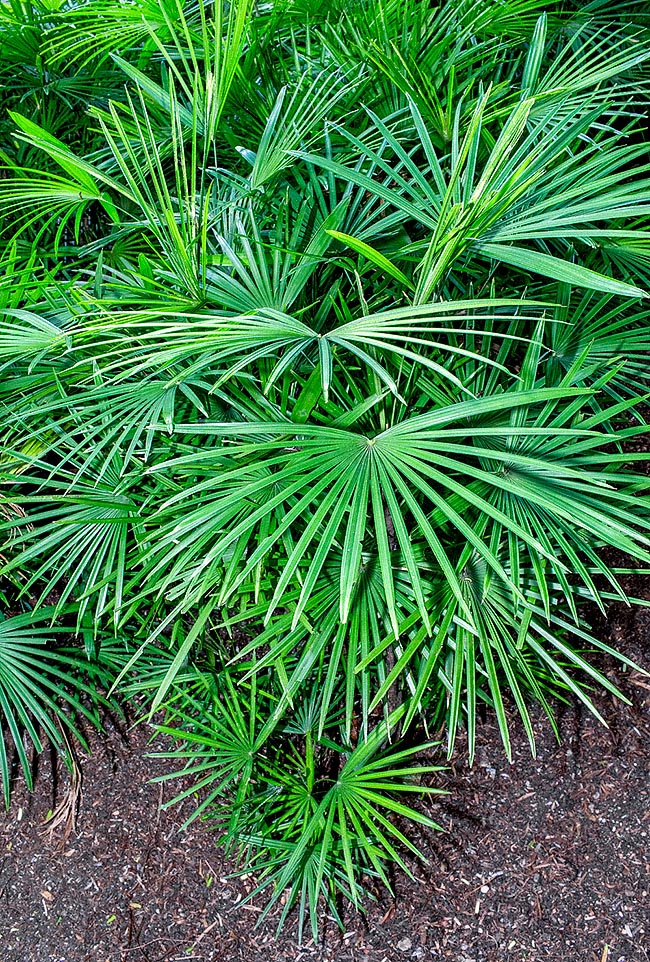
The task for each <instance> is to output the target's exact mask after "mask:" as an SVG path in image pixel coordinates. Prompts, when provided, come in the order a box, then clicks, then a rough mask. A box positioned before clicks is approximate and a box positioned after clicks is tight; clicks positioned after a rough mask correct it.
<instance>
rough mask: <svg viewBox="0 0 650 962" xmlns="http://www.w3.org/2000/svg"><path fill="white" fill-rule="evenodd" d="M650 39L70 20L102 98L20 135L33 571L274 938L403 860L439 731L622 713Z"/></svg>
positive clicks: (232, 8)
mask: <svg viewBox="0 0 650 962" xmlns="http://www.w3.org/2000/svg"><path fill="white" fill-rule="evenodd" d="M33 9H34V8H32V7H29V8H27V7H24V6H21V5H17V6H11V7H9V6H7V7H6V8H4V7H3V19H2V21H0V22H1V23H2V26H1V27H0V31H1V32H2V36H3V37H5V38H7V39H6V41H5V42H6V43H8V44H9V46H11V49H12V50H13V51H14V54H13V56H14V57H22V58H23V61H24V62H25V63H26V64H27V65H28V66H29V57H32V60H33V63H32V67H30V68H29V69H27V67H26V72H27V73H29V74H30V76H32V75H33V69H32V68H33V64H34V63H35V61H34V58H35V57H36V56H37V55H36V54H35V53H34V50H35V49H36V47H34V46H33V45H32V47H30V49H29V50H26V49H25V47H24V45H23V46H21V44H20V43H18V40H17V36H18V34H17V32H16V31H17V30H18V27H19V26H20V23H21V18H22V20H23V21H25V20H28V21H29V23H30V24H31V23H32V21H33V20H34V17H33ZM39 9H40V8H39ZM30 11H31V12H30ZM30 17H31V19H29V18H30ZM647 20H648V18H647V14H646V13H645V12H644V7H643V4H641V3H635V2H633V0H631V2H630V3H628V4H626V5H623V6H622V7H621V12H620V15H618V14H617V13H612V12H611V10H610V9H609V8H607V6H606V5H604V4H603V3H601V2H599V0H596V2H592V3H588V4H583V3H561V2H555V3H553V2H541V0H510V2H509V3H507V4H504V3H502V2H496V0H484V2H483V3H481V4H475V3H469V2H467V3H465V2H464V0H460V2H451V0H447V2H440V3H431V4H422V3H416V2H415V0H356V2H355V3H353V4H345V5H343V4H334V5H332V4H328V5H327V7H325V5H323V4H321V3H319V2H317V0H291V2H289V0H288V2H282V3H273V4H266V5H263V6H259V7H257V6H254V5H253V4H252V3H251V2H249V0H238V2H231V3H226V2H225V0H216V2H214V3H211V4H204V3H198V4H184V3H183V2H182V0H175V3H172V4H171V5H170V4H162V3H159V2H158V0H139V2H138V3H136V4H133V5H131V6H130V7H129V9H128V13H127V15H124V8H123V6H122V5H115V4H112V3H107V2H105V0H89V2H87V3H85V4H79V5H75V6H73V7H69V8H68V7H66V6H61V7H57V8H56V9H53V10H51V11H49V12H48V17H47V18H45V17H40V18H37V22H38V24H40V26H39V27H38V30H40V31H41V33H42V36H41V33H39V34H38V36H39V41H38V44H37V46H38V57H39V58H41V60H39V63H40V62H41V61H42V62H43V63H44V64H45V65H46V68H47V70H48V71H51V74H52V76H55V75H56V76H57V77H64V78H68V79H69V80H70V83H71V84H72V85H73V86H74V89H75V90H78V91H81V92H82V101H83V104H84V106H85V107H87V108H88V109H87V112H86V113H83V114H82V113H80V114H78V115H75V124H74V125H72V126H71V127H70V129H66V127H65V124H63V123H62V122H61V114H60V113H59V112H58V110H54V114H53V113H52V111H53V109H54V108H52V104H53V103H54V101H53V100H52V99H51V98H50V95H49V93H48V97H47V98H45V97H40V95H37V94H35V93H33V94H30V95H29V96H28V97H27V98H26V99H25V98H16V97H11V98H9V99H8V101H7V106H8V107H10V108H11V110H10V113H9V121H5V120H3V123H8V122H10V123H11V124H12V125H13V126H12V133H11V134H7V133H4V134H2V136H3V138H4V140H3V144H1V145H0V147H1V148H2V157H3V158H4V160H5V166H4V168H3V172H2V177H1V178H0V199H1V201H2V210H3V212H4V221H3V226H2V237H3V253H2V264H3V266H4V271H5V277H4V279H3V280H0V309H1V310H2V318H1V319H0V352H1V355H2V364H3V374H4V379H3V382H2V385H0V403H2V404H3V411H4V416H3V429H2V435H1V437H2V448H3V451H2V462H1V464H2V480H3V482H4V488H5V491H6V496H5V503H6V505H7V506H8V505H12V506H14V507H12V509H11V510H12V514H11V517H10V518H7V519H6V520H5V522H4V523H3V524H2V525H1V527H2V530H3V531H4V532H5V533H6V535H7V542H8V544H7V547H6V549H5V550H4V552H3V554H4V558H3V568H2V572H3V573H4V575H5V576H6V578H7V579H12V583H13V588H12V591H14V594H15V595H16V598H17V600H20V598H23V599H25V598H28V599H30V604H33V605H35V606H36V611H37V612H40V611H41V610H47V612H48V616H51V617H54V618H55V619H59V621H57V624H60V623H61V621H60V620H61V619H64V623H65V624H66V625H67V626H68V628H69V630H70V631H71V632H73V633H75V632H76V633H77V634H79V635H80V636H82V637H83V639H84V644H85V651H86V656H87V657H88V658H89V659H95V661H94V662H93V661H90V662H89V664H97V665H101V666H102V667H101V669H100V668H97V669H96V670H98V671H99V670H101V671H110V673H111V675H112V677H113V678H114V680H115V686H116V687H117V688H118V689H119V690H121V691H122V692H123V693H124V694H125V695H129V694H130V693H133V692H137V693H138V694H139V697H141V696H142V693H145V694H146V695H147V696H148V699H149V702H148V704H149V710H150V711H151V712H153V711H155V710H157V709H159V708H164V710H165V712H166V721H165V723H164V725H163V729H164V731H165V732H166V734H167V735H172V736H173V737H175V738H176V739H177V740H178V746H177V748H175V749H174V755H173V757H175V758H177V759H181V760H183V762H184V765H183V768H182V769H181V772H182V774H183V775H184V776H185V777H189V778H190V779H192V778H193V779H194V780H195V781H194V782H191V783H190V787H189V788H184V789H183V790H182V792H181V794H180V795H179V796H178V798H182V797H187V795H188V794H192V793H193V792H194V791H197V790H198V791H199V792H203V793H204V794H203V796H202V801H201V804H200V808H199V812H200V813H201V814H204V815H206V816H208V817H209V816H210V815H211V814H212V815H216V816H217V817H218V818H219V819H220V823H221V824H222V827H223V831H224V838H225V842H226V844H227V845H228V846H229V847H230V849H231V850H232V851H237V852H239V853H240V856H241V858H242V859H243V864H244V867H245V868H246V867H247V866H248V867H250V866H251V865H252V866H255V867H256V869H257V870H258V873H259V878H260V886H259V888H258V889H257V890H256V891H261V890H262V889H263V888H265V887H266V886H270V893H271V894H270V901H269V905H268V908H269V909H271V908H273V907H274V906H275V905H276V904H277V902H278V900H279V898H280V895H281V894H282V891H283V890H284V889H287V888H288V889H289V891H290V897H289V899H288V900H287V901H286V903H285V907H284V910H283V912H282V913H281V916H280V923H281V924H282V922H283V921H284V919H285V918H286V914H287V912H288V911H289V910H290V908H291V907H292V906H294V905H297V906H298V907H299V908H300V909H301V911H300V912H299V916H300V918H301V919H302V918H303V917H309V918H310V919H311V925H312V929H313V930H314V932H315V931H316V928H317V914H316V913H317V907H318V903H319V899H320V898H321V897H323V898H324V899H325V901H326V902H327V903H328V904H329V905H330V908H336V905H337V902H336V897H337V893H339V894H340V893H342V894H343V895H345V896H346V897H347V898H348V899H349V900H351V901H352V902H353V904H355V905H358V904H359V900H360V897H361V894H362V889H363V876H364V875H365V876H368V875H370V876H372V875H373V874H374V875H377V876H378V877H379V878H380V879H382V880H383V881H384V882H385V883H387V881H388V878H387V875H386V871H385V866H386V863H387V861H390V860H395V861H397V862H398V864H400V865H401V866H402V867H403V868H406V869H408V862H407V857H408V856H407V854H406V853H407V852H409V851H410V854H411V855H413V854H415V851H414V849H413V846H412V843H411V842H409V841H408V838H407V836H406V835H405V834H404V831H403V830H402V828H400V827H399V826H398V825H397V822H396V819H397V818H407V819H408V818H411V819H414V820H416V821H418V820H419V821H421V822H422V823H423V824H426V825H429V826H430V825H431V823H430V820H428V817H427V816H426V815H425V814H423V813H422V811H420V809H410V808H407V807H406V806H405V805H404V803H403V802H400V801H399V800H398V799H399V797H400V794H401V793H402V792H404V791H413V790H415V791H416V792H422V791H424V790H428V789H429V788H430V787H431V786H430V785H429V784H428V783H426V782H424V783H422V779H421V778H419V777H418V778H417V779H416V772H415V769H414V766H413V763H412V755H413V753H414V748H415V747H416V746H417V745H418V744H420V743H421V742H422V738H423V737H424V738H426V737H428V736H426V735H425V736H420V735H418V732H420V733H421V732H422V731H425V732H426V731H428V730H430V731H438V730H440V729H441V728H444V730H445V731H446V733H447V743H448V752H449V753H451V752H452V751H453V750H454V748H455V744H456V736H457V732H458V731H459V729H460V728H465V729H466V731H467V734H468V744H469V753H470V757H473V754H474V746H475V735H476V725H477V715H478V711H479V707H480V706H481V704H483V705H486V706H489V707H490V708H491V709H492V710H493V711H494V712H495V715H496V718H497V719H498V724H499V728H500V731H501V734H502V738H503V742H504V746H505V749H506V752H507V753H508V754H509V753H510V729H509V722H508V708H509V706H514V707H515V708H516V710H517V712H518V713H519V716H520V717H521V719H522V722H523V725H524V727H525V729H526V731H527V732H528V736H529V739H530V742H531V747H532V748H533V750H534V739H533V727H532V723H531V717H530V707H529V706H530V703H531V700H536V701H538V702H539V703H541V705H542V707H543V709H544V711H546V713H547V714H548V716H549V718H550V719H551V723H553V700H554V699H555V698H557V697H560V698H561V697H566V696H567V695H569V694H570V695H571V696H574V697H577V698H579V699H581V700H582V701H583V702H584V703H585V704H586V705H587V706H588V707H590V708H591V709H592V710H593V711H594V712H595V711H596V709H595V708H594V706H593V704H592V702H591V699H590V696H589V688H590V686H591V685H592V684H593V683H597V684H599V685H602V686H604V687H605V688H607V689H608V690H610V691H613V692H616V689H615V687H614V685H613V684H612V682H611V681H610V680H609V678H608V677H607V675H606V674H604V673H603V670H602V667H599V665H598V661H597V659H594V658H593V657H592V655H593V653H594V652H596V651H598V650H599V651H601V652H603V651H604V652H606V653H607V654H608V655H610V656H613V657H615V658H618V659H619V661H621V662H622V663H624V664H625V663H629V662H628V660H627V659H626V657H625V655H624V654H620V653H616V652H614V651H612V650H611V649H610V648H609V647H608V646H607V645H605V644H604V643H603V642H602V641H601V640H599V639H598V638H596V637H594V635H593V634H592V632H591V631H590V628H589V625H588V623H587V621H586V611H587V610H588V608H587V607H586V606H585V603H586V602H590V603H592V604H596V605H598V606H599V607H600V608H601V609H603V610H605V609H606V606H607V604H608V603H609V601H610V600H612V599H622V600H624V601H634V600H635V599H628V598H627V597H626V595H625V592H624V590H623V588H622V586H621V584H620V581H619V577H618V575H619V572H617V571H616V570H614V569H613V568H612V567H611V566H610V565H609V564H608V563H607V562H606V561H605V560H603V553H602V549H603V548H606V547H615V548H617V549H619V550H622V551H624V552H625V553H626V554H627V555H628V556H629V557H630V559H631V560H630V565H632V566H635V567H636V568H637V569H638V570H640V568H639V566H645V565H647V563H648V561H650V534H649V531H648V528H649V525H648V520H649V513H648V502H647V497H646V494H645V490H646V481H645V476H644V475H643V474H642V473H640V472H638V471H637V470H636V468H635V462H636V461H637V460H639V458H640V456H639V455H635V454H631V453H629V451H628V450H627V449H626V446H625V442H626V441H627V440H628V439H630V438H633V437H635V436H636V435H638V434H643V433H645V431H646V426H645V420H644V407H643V403H644V400H645V398H646V396H647V395H648V393H649V388H648V375H647V365H646V364H645V357H646V355H647V351H648V318H649V316H650V314H649V312H648V310H646V308H645V306H644V299H645V297H646V296H647V294H646V288H647V286H648V276H649V264H648V251H649V250H650V248H649V245H648V237H649V236H650V235H649V234H648V232H647V228H646V224H647V215H648V211H649V210H650V207H649V204H650V168H649V166H648V163H647V143H646V138H645V129H644V121H645V107H646V103H647V93H648V74H647V62H648V60H649V59H650V47H649V45H648V33H647V30H648V22H647ZM34 29H36V28H33V27H31V26H30V29H29V31H27V33H26V35H27V34H28V35H29V36H32V33H33V30H34ZM30 31H31V32H30ZM30 51H31V52H30ZM49 75H50V74H49V73H48V76H49ZM57 89H58V88H57ZM84 91H85V93H84ZM91 91H92V93H91ZM25 102H27V103H28V104H29V105H30V109H26V108H25V106H24V103H25ZM2 129H3V130H6V129H7V128H2ZM5 141H6V142H5ZM9 535H10V537H9ZM52 591H56V592H57V593H58V600H57V602H56V603H55V605H54V606H53V607H51V608H47V605H48V599H49V597H50V595H51V593H52ZM43 606H46V608H45V609H43ZM37 617H40V615H37ZM45 617H47V616H45ZM97 659H99V661H97ZM62 670H63V669H62ZM68 681H69V678H68V675H66V683H67V682H68ZM46 708H49V709H50V711H51V710H52V706H51V705H49V704H46ZM48 731H49V729H48ZM287 758H289V759H290V761H289V763H286V759H287ZM430 771H431V769H430V768H429V769H426V768H425V769H423V770H422V774H423V775H424V774H426V773H427V772H430ZM335 776H336V777H335ZM414 779H416V780H415V781H413V780H414ZM337 917H339V916H338V915H337ZM301 925H302V922H301Z"/></svg>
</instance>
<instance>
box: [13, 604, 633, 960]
mask: <svg viewBox="0 0 650 962" xmlns="http://www.w3.org/2000/svg"><path fill="white" fill-rule="evenodd" d="M607 630H608V633H609V635H610V636H611V637H612V638H613V639H614V641H615V642H616V643H618V644H619V645H620V647H621V648H622V649H623V650H625V651H626V653H627V654H628V655H630V657H632V658H636V659H637V660H638V661H639V662H641V663H643V664H645V665H648V664H649V663H650V644H648V641H649V639H650V610H648V609H637V610H635V611H634V612H632V613H629V612H628V611H627V609H624V608H622V607H621V606H613V608H612V614H611V615H610V621H609V625H608V629H607ZM609 674H610V676H611V677H612V679H613V680H615V681H617V683H619V684H620V685H621V687H622V689H623V691H624V692H625V694H626V695H627V696H628V697H629V698H630V700H631V701H632V705H631V706H625V705H623V704H620V703H616V702H615V701H614V700H613V699H612V698H610V697H609V696H608V695H606V694H599V695H598V696H597V699H596V701H597V705H598V708H599V710H600V711H601V713H602V714H603V715H604V717H605V718H606V719H607V721H608V724H609V728H608V729H606V728H603V727H602V726H600V725H599V724H598V723H597V722H596V721H595V720H594V719H593V718H592V717H591V716H590V715H588V714H587V713H586V712H585V711H583V710H582V709H580V708H579V707H571V708H565V709H563V710H562V711H561V717H560V725H561V730H562V744H561V745H560V746H558V745H557V744H556V742H555V740H554V738H553V735H552V733H551V731H550V729H549V726H548V723H546V722H545V721H544V719H543V718H541V717H538V718H537V721H536V726H535V727H536V733H537V736H538V756H537V759H533V758H531V756H530V752H529V750H528V747H527V743H526V742H525V739H524V737H523V736H522V733H521V731H520V727H517V725H516V722H513V730H514V731H516V736H515V749H514V755H515V761H514V764H513V765H510V764H509V763H508V762H507V761H506V760H505V758H504V756H503V751H502V749H501V745H500V741H499V734H498V730H497V729H496V726H495V725H494V724H492V723H485V724H483V725H482V726H481V727H480V730H479V733H478V741H479V750H478V753H477V762H476V764H475V766H474V768H473V770H469V769H468V767H467V765H466V763H465V762H464V760H463V756H462V746H461V748H460V749H459V752H458V754H457V756H456V759H455V760H454V762H453V764H452V766H451V771H450V772H449V773H448V775H447V776H442V777H441V779H440V784H441V786H442V787H445V788H446V789H448V790H449V792H450V794H449V795H448V796H446V797H441V796H435V797H434V798H432V799H430V800H428V801H427V802H425V803H424V804H425V805H426V807H427V810H428V811H429V813H430V814H431V815H432V816H433V817H434V818H435V819H436V820H437V821H438V822H439V823H440V824H441V825H442V826H443V827H444V828H445V829H447V830H448V831H447V833H445V834H439V835H436V836H435V837H431V836H430V835H429V836H424V835H423V836H421V837H420V838H419V839H417V841H418V844H419V845H420V846H421V847H422V849H423V850H424V851H425V854H426V855H427V856H428V858H429V864H428V865H427V866H416V865H414V866H413V868H414V872H415V875H416V880H415V881H409V879H407V878H406V877H404V876H398V877H397V878H396V886H395V887H396V897H395V899H394V900H392V899H390V898H388V897H384V898H383V899H380V901H379V902H377V903H374V904H372V905H370V907H369V911H368V915H367V918H366V919H362V918H361V917H360V916H358V915H356V914H354V913H353V912H352V911H350V912H348V914H347V916H346V919H345V921H346V926H347V931H346V932H345V933H344V934H341V933H340V932H339V930H338V929H337V928H336V926H334V925H333V924H332V923H327V922H326V925H325V931H324V935H323V940H322V943H321V944H320V945H318V946H316V945H314V944H313V943H312V942H307V943H306V944H304V945H303V946H298V944H297V941H296V937H295V930H294V929H293V928H292V927H291V926H287V928H286V929H285V932H284V933H283V935H282V936H281V937H280V938H279V939H278V940H277V941H276V940H275V939H274V932H275V926H274V920H273V919H270V920H269V921H268V922H267V923H265V924H264V925H263V926H261V927H259V928H257V929H256V928H255V927H254V926H255V922H256V921H257V919H258V917H259V914H260V903H257V904H256V903H253V904H250V905H247V906H244V907H243V908H239V909H237V908H236V903H237V902H238V901H240V900H241V899H242V898H243V897H244V896H245V895H246V893H247V891H250V886H251V885H252V880H250V879H229V878H227V875H228V871H229V870H230V868H231V866H229V865H228V864H227V863H225V862H224V860H223V859H222V858H221V856H220V853H219V850H218V849H217V848H216V846H215V844H214V836H213V835H212V834H211V833H210V832H209V830H208V827H207V825H205V824H195V823H193V824H192V825H191V826H190V828H189V829H188V830H187V831H185V832H179V826H180V825H181V824H182V822H183V820H184V819H185V818H186V817H187V815H188V814H189V812H190V802H189V801H186V802H185V803H184V806H181V807H180V809H179V808H176V809H173V810H170V811H167V812H161V811H160V810H159V803H160V802H161V800H164V797H171V796H170V792H171V791H172V788H171V787H169V788H168V787H167V786H166V785H165V786H161V785H151V784H149V782H148V779H149V778H150V777H151V776H152V775H156V774H161V773H163V772H164V771H165V770H166V769H165V766H166V764H168V763H166V762H165V760H163V759H153V760H152V759H145V758H144V757H143V756H144V754H145V752H146V751H147V732H146V731H145V730H144V729H143V728H137V729H135V730H134V731H133V732H131V733H130V735H129V738H128V740H126V741H125V740H124V738H123V737H122V735H121V734H120V732H119V731H117V730H116V729H112V730H110V731H109V732H108V734H107V735H106V736H105V737H103V738H94V739H93V746H92V747H93V754H92V757H90V758H86V759H85V760H83V763H82V764H83V771H84V788H83V801H82V804H81V808H80V814H79V819H78V823H77V827H76V830H75V832H73V833H72V834H71V836H70V837H69V838H68V840H67V842H66V843H65V846H64V847H63V848H62V849H61V847H60V846H59V847H58V848H57V845H56V843H53V842H52V841H51V840H48V838H47V837H46V836H45V835H44V834H43V825H42V823H43V821H44V818H45V816H46V814H47V812H48V810H49V809H50V808H51V807H52V806H53V800H52V788H53V773H52V768H51V766H48V764H47V763H46V762H45V761H43V763H42V767H41V771H40V772H39V777H38V782H39V785H38V790H37V793H36V794H35V795H34V796H29V795H28V794H27V793H26V792H25V791H24V790H22V789H20V788H19V789H18V790H17V791H16V793H15V796H14V800H13V804H12V808H11V810H10V812H9V813H8V814H6V815H4V816H1V817H0V852H1V854H0V959H2V962H181V960H183V962H187V960H196V962H199V960H200V962H222V960H223V962H229V960H243V962H280V960H283V962H284V960H287V962H288V960H303V962H307V960H309V959H320V960H346V962H347V960H349V962H402V960H411V959H425V960H430V962H433V960H453V962H494V960H497V959H498V960H501V959H504V960H509V962H524V960H527V962H538V960H542V959H552V960H554V962H649V960H650V844H649V841H650V751H649V746H650V679H648V678H647V677H645V676H642V675H640V674H638V673H635V672H630V671H627V672H623V671H621V670H618V669H615V668H610V669H609ZM161 788H162V789H163V791H162V792H161Z"/></svg>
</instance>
